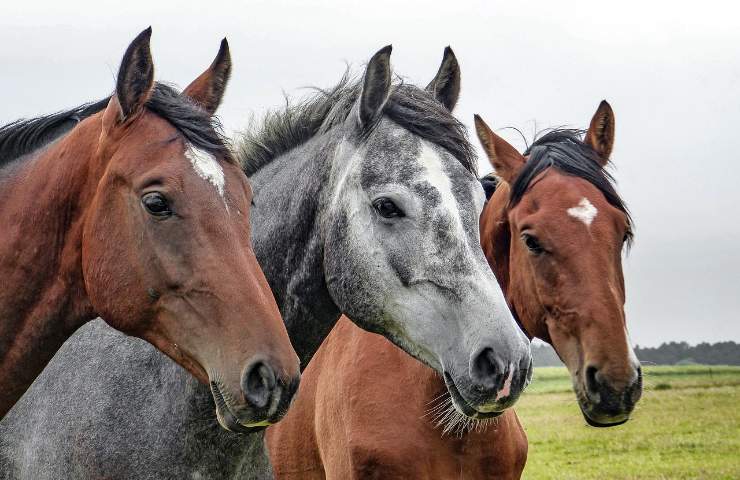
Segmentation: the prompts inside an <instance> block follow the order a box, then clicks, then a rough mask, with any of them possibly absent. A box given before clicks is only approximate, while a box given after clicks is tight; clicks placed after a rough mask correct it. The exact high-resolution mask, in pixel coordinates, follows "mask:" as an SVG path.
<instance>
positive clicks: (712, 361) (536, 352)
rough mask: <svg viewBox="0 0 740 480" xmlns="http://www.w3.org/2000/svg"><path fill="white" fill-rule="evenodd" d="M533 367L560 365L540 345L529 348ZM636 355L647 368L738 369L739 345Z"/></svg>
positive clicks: (646, 350)
mask: <svg viewBox="0 0 740 480" xmlns="http://www.w3.org/2000/svg"><path fill="white" fill-rule="evenodd" d="M532 355H533V356H534V364H535V365H537V366H539V367H554V366H560V365H562V364H563V362H561V361H560V358H558V355H557V353H555V350H553V348H552V347H551V346H550V345H548V344H546V343H542V342H537V343H533V344H532ZM635 355H637V358H639V359H640V361H641V362H644V363H645V364H646V365H685V364H693V363H698V364H703V365H740V344H738V343H735V342H732V341H730V342H717V343H700V344H698V345H694V346H691V345H689V344H688V343H686V342H668V343H663V344H661V345H660V346H659V347H640V346H639V345H638V346H636V347H635Z"/></svg>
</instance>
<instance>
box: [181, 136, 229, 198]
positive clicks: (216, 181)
mask: <svg viewBox="0 0 740 480" xmlns="http://www.w3.org/2000/svg"><path fill="white" fill-rule="evenodd" d="M185 156H186V157H188V159H189V160H190V163H191V164H192V165H193V170H195V173H196V174H198V176H199V177H200V178H202V179H203V180H205V181H207V182H208V183H210V184H211V185H213V186H214V187H216V191H218V194H219V195H220V196H221V198H224V185H225V183H226V180H225V178H224V171H223V169H222V168H221V165H219V164H218V160H216V158H215V157H214V156H213V155H211V154H210V153H208V152H206V151H205V150H201V149H199V148H195V147H194V146H192V145H188V147H187V148H186V149H185ZM225 201H226V199H225V198H224V202H225Z"/></svg>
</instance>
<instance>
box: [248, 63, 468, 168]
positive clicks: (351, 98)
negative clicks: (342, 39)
mask: <svg viewBox="0 0 740 480" xmlns="http://www.w3.org/2000/svg"><path fill="white" fill-rule="evenodd" d="M316 90H317V93H316V94H314V95H312V96H310V97H308V98H306V99H305V100H303V101H301V102H299V103H297V104H294V105H291V104H290V103H289V102H287V101H286V103H287V104H286V106H285V108H284V109H282V110H279V111H272V112H268V113H267V115H266V116H265V118H264V119H263V121H262V123H261V125H260V126H259V127H258V128H256V129H250V130H248V131H246V132H244V133H243V134H242V138H241V142H240V145H239V148H238V151H237V156H238V157H239V160H240V162H241V164H242V168H243V169H244V171H245V173H246V174H247V175H252V174H254V173H255V172H256V171H257V170H259V169H260V168H262V167H264V166H265V165H267V164H268V163H270V162H271V161H272V160H274V159H275V158H276V157H278V156H280V155H281V154H283V153H285V152H287V151H289V150H291V149H293V148H295V147H297V146H299V145H301V144H303V143H305V142H306V141H308V140H309V139H310V138H312V137H313V136H315V135H318V134H321V133H325V132H327V131H329V130H330V129H331V128H333V127H335V126H338V125H341V124H342V123H344V121H345V120H346V119H347V117H348V116H349V114H350V112H351V111H352V108H353V107H354V105H355V103H356V102H357V99H358V97H359V96H360V92H361V90H362V83H361V82H360V81H358V80H352V79H351V78H350V77H349V75H347V74H345V75H344V76H343V77H342V79H341V80H340V81H339V83H338V84H337V85H335V86H334V87H332V88H330V89H328V90H321V89H316ZM383 114H384V115H385V116H386V117H388V118H389V119H391V120H392V121H393V122H395V123H397V124H398V125H399V126H401V127H402V128H404V129H406V130H408V131H410V132H412V133H414V134H416V135H418V136H420V137H421V138H423V139H425V140H427V141H429V142H432V143H434V144H437V145H439V146H440V147H442V148H444V149H445V150H447V151H448V152H449V153H450V154H452V155H453V156H454V157H455V158H456V159H457V160H458V161H459V162H460V163H461V164H462V165H463V166H464V167H465V168H466V169H467V170H468V171H470V172H471V173H473V174H475V173H476V157H475V149H474V148H473V146H472V145H471V144H470V142H469V141H468V136H467V131H466V129H465V127H464V126H463V124H462V123H461V122H460V121H458V120H457V119H456V118H455V117H453V116H452V114H451V113H450V112H449V110H447V109H446V108H445V107H444V106H443V105H442V104H441V103H440V102H438V101H437V100H436V99H435V98H434V97H433V96H432V95H431V94H430V93H429V92H426V91H425V90H422V89H420V88H418V87H415V86H413V85H408V84H404V83H402V82H398V81H397V82H396V83H395V84H394V85H393V86H392V89H391V94H390V97H389V98H388V101H387V102H386V104H385V106H384V107H383Z"/></svg>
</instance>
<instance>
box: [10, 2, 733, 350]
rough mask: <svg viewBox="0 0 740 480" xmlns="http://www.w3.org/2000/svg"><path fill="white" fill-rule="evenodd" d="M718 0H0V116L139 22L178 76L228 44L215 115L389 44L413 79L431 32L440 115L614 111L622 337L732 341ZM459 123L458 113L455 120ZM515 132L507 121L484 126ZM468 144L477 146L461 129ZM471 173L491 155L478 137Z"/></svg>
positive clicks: (24, 104) (725, 59)
mask: <svg viewBox="0 0 740 480" xmlns="http://www.w3.org/2000/svg"><path fill="white" fill-rule="evenodd" d="M732 5H733V4H732V2H727V1H716V0H704V1H702V2H695V1H694V2H682V1H666V2H662V1H649V2H648V1H644V0H641V1H620V2H593V1H579V2H553V1H551V0H550V1H548V0H544V1H523V2H512V1H508V2H501V1H490V0H489V1H483V2H474V1H451V0H448V1H445V2H436V1H430V0H425V1H420V2H411V1H378V0H372V1H370V0H366V1H364V2H355V1H349V0H335V1H318V2H309V1H294V2H287V1H279V0H270V1H234V2H217V1H208V2H204V1H184V0H179V1H160V0H156V1H154V0H149V1H141V0H127V1H125V2H121V1H119V0H116V1H111V0H95V1H71V0H69V1H65V2H59V1H48V2H30V1H25V2H1V3H0V65H2V67H1V68H2V76H1V77H0V104H1V105H2V109H0V123H1V124H4V123H6V122H8V121H11V120H14V119H16V118H18V117H29V116H36V115H39V114H42V113H49V112H52V111H56V110H60V109H64V108H68V107H72V106H75V105H78V104H80V103H83V102H85V101H90V100H95V99H99V98H102V97H104V96H106V95H107V94H109V93H110V92H111V91H112V89H113V85H114V76H115V73H116V71H117V69H118V65H119V61H120V58H121V56H122V55H123V52H124V50H125V48H126V46H127V45H128V43H129V42H130V41H131V40H132V39H133V38H134V37H135V36H136V34H138V33H139V32H140V31H141V30H143V29H144V28H146V27H147V26H148V25H152V27H153V29H154V33H153V37H152V49H153V55H154V62H155V71H156V76H157V78H158V79H159V80H165V81H169V82H174V83H176V84H179V85H180V86H184V85H187V83H189V82H190V81H191V80H192V79H193V78H195V77H196V76H197V75H198V74H199V73H200V72H201V71H202V70H203V69H204V68H205V67H206V66H207V65H208V64H209V63H210V62H211V60H212V58H213V56H215V54H216V51H217V49H218V44H219V41H220V39H221V38H222V37H224V36H226V37H228V39H229V43H230V45H231V51H232V56H233V60H234V74H233V76H232V80H231V84H230V86H229V90H228V92H227V95H226V98H225V101H224V104H223V106H222V108H221V110H220V114H221V116H222V118H223V121H224V124H225V126H226V127H227V129H228V130H237V129H240V128H242V127H244V126H245V125H247V123H248V121H249V118H250V117H251V116H253V115H257V116H259V115H260V114H261V113H262V112H264V111H265V110H266V109H268V108H275V107H278V106H279V105H280V104H281V103H282V102H283V97H282V95H283V92H286V93H288V94H290V95H293V96H301V95H303V94H304V93H305V91H302V90H301V89H300V87H305V86H309V85H318V86H328V85H330V84H333V83H335V82H336V81H337V80H338V79H339V77H340V75H341V74H342V73H343V71H344V69H345V65H346V63H345V62H349V63H351V64H352V65H354V66H355V67H358V68H359V67H360V66H361V65H362V64H363V63H364V62H365V61H367V60H368V59H369V57H370V56H371V55H372V54H373V53H374V52H375V51H377V50H378V49H379V48H380V47H382V46H384V45H386V44H389V43H392V44H393V54H392V63H393V68H394V71H395V72H396V73H398V74H400V75H402V76H404V77H405V78H406V79H407V80H408V81H411V82H414V83H417V84H419V85H422V86H423V85H426V83H427V82H428V81H429V80H430V79H431V78H432V76H433V75H434V73H435V72H436V70H437V68H438V66H439V62H440V60H441V56H442V51H443V49H444V47H445V46H446V45H451V46H452V48H453V49H454V51H455V53H456V54H457V57H458V59H459V61H460V65H461V68H462V79H463V81H462V96H461V100H460V103H459V104H458V107H457V110H456V112H455V113H456V114H457V115H458V116H459V118H460V119H461V120H463V121H464V122H465V124H466V125H468V126H469V127H471V126H472V116H473V113H479V114H481V115H482V116H483V118H484V119H485V120H486V121H487V122H488V123H489V125H491V126H492V127H494V128H501V127H504V126H516V127H518V128H520V129H522V130H523V131H524V132H525V133H527V134H528V135H531V133H532V132H533V131H534V130H535V128H537V129H540V128H543V127H547V126H555V125H570V126H576V127H585V126H587V124H588V121H589V120H590V118H591V115H592V114H593V112H594V110H595V109H596V106H597V105H598V103H599V101H600V100H601V99H603V98H605V99H607V100H608V101H609V102H610V103H611V105H612V107H613V108H614V110H615V113H616V117H617V130H616V146H615V149H614V154H613V156H612V159H613V161H614V164H615V167H616V168H615V171H614V173H615V175H616V178H617V179H618V187H619V190H620V192H621V193H622V195H623V196H624V197H625V199H626V200H627V202H628V204H629V206H630V208H631V210H632V212H633V214H634V217H635V220H636V226H637V229H636V233H637V236H636V243H635V246H634V248H633V250H632V252H631V253H630V255H629V256H628V257H627V258H626V259H625V268H626V281H627V296H628V299H627V313H628V317H627V322H628V326H629V329H630V332H631V336H632V339H633V341H634V342H635V343H639V344H641V345H657V344H659V343H661V342H663V341H668V340H687V341H689V342H691V343H696V342H700V341H720V340H735V341H739V340H740V299H739V297H740V296H739V295H738V293H739V292H738V290H739V288H738V287H739V285H738V283H739V282H738V280H740V274H739V273H738V272H739V271H740V252H738V250H737V248H738V245H740V222H739V221H738V220H740V218H739V215H738V213H737V204H738V201H739V200H740V193H738V192H739V190H740V187H739V186H738V182H739V181H740V165H739V164H740V158H739V157H740V155H739V154H738V151H740V149H739V148H738V140H737V139H738V137H739V136H740V134H739V133H738V132H740V15H738V10H737V9H736V8H735V7H733V6H732ZM471 132H472V130H471ZM500 133H501V135H502V136H503V137H505V138H506V139H508V140H509V141H511V142H512V143H513V144H514V145H516V146H518V147H520V148H521V147H523V143H522V141H521V139H520V137H519V136H518V135H517V134H515V133H513V131H512V130H503V131H501V132H500ZM475 143H476V146H477V145H478V143H477V140H475ZM480 171H481V173H485V172H488V171H490V167H489V166H488V164H487V162H486V161H485V157H484V156H483V155H482V154H481V170H480Z"/></svg>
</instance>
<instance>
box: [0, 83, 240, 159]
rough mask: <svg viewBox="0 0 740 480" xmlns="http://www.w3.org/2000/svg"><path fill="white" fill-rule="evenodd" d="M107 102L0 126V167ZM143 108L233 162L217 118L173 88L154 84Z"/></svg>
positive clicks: (202, 147)
mask: <svg viewBox="0 0 740 480" xmlns="http://www.w3.org/2000/svg"><path fill="white" fill-rule="evenodd" d="M109 100H110V97H106V98H104V99H102V100H99V101H97V102H94V103H86V104H84V105H81V106H79V107H75V108H73V109H70V110H67V111H63V112H58V113H52V114H51V115H45V116H42V117H38V118H33V119H22V120H16V121H15V122H12V123H9V124H7V125H5V126H3V127H0V168H2V167H3V166H4V165H7V164H8V163H10V162H11V161H13V160H15V159H17V158H19V157H22V156H24V155H28V154H30V153H33V152H34V151H36V150H38V149H39V148H41V147H43V146H45V145H48V144H49V143H51V142H53V141H54V140H56V139H58V138H60V137H62V136H63V135H65V134H66V133H68V132H69V131H70V130H72V129H73V128H74V127H75V126H76V125H77V124H78V123H80V122H81V121H83V120H84V119H86V118H87V117H90V116H91V115H94V114H96V113H98V112H100V111H102V110H103V109H105V107H106V106H107V105H108V101H109ZM146 107H147V109H149V110H150V111H151V112H152V113H155V114H157V115H159V116H160V117H162V118H164V119H165V120H167V121H168V122H169V123H171V124H172V126H173V127H175V128H176V129H177V130H178V131H179V132H180V133H181V134H182V135H183V136H184V137H185V139H186V140H187V141H188V142H190V143H191V144H193V145H194V146H195V147H197V148H199V149H202V150H205V151H207V152H209V153H211V154H213V155H218V156H220V157H222V158H224V159H226V160H227V161H231V162H233V161H234V160H233V157H232V154H231V150H230V149H229V146H228V142H227V141H226V138H225V137H224V136H223V134H222V133H221V131H222V128H221V124H220V123H219V121H218V119H217V118H216V117H212V116H210V115H208V113H206V112H205V111H204V110H202V109H201V108H199V107H198V106H197V105H196V104H195V103H194V102H192V101H191V100H190V99H189V98H187V97H185V96H183V95H180V92H178V91H177V90H176V89H175V88H173V87H171V86H169V85H166V84H163V83H157V84H155V87H154V90H153V92H152V95H151V97H150V98H149V100H148V101H147V103H146Z"/></svg>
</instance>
